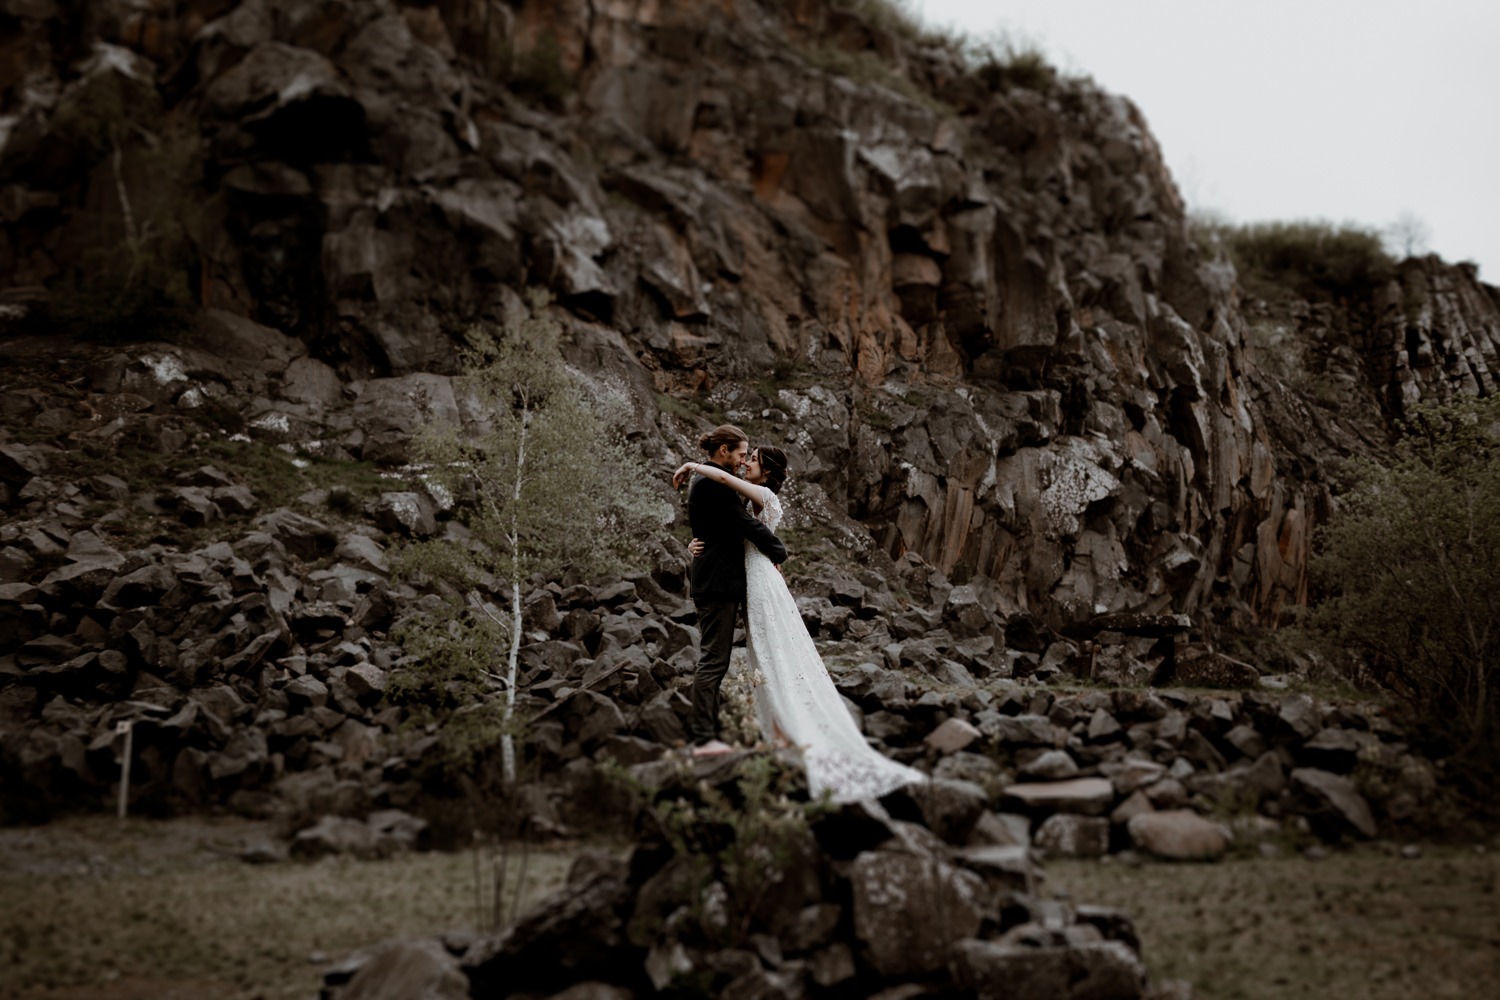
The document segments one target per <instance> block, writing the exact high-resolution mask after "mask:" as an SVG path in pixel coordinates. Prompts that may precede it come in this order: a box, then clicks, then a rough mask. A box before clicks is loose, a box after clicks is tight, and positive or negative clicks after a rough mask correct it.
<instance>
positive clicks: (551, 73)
mask: <svg viewBox="0 0 1500 1000" xmlns="http://www.w3.org/2000/svg"><path fill="white" fill-rule="evenodd" d="M510 86H511V89H512V90H514V91H515V92H516V93H517V94H520V95H521V96H523V97H525V98H527V99H528V100H532V101H535V102H536V103H538V104H540V105H542V106H543V107H546V108H550V109H551V110H553V111H559V110H561V109H562V106H563V102H564V101H566V100H567V97H568V95H569V94H571V93H572V92H573V78H572V77H570V76H569V75H568V71H567V70H566V69H565V68H564V67H563V62H562V47H561V46H559V45H558V44H557V39H556V38H554V37H552V36H551V35H543V36H542V37H541V38H540V39H539V40H538V41H537V43H536V45H535V46H533V47H532V49H531V50H530V51H528V52H523V53H520V54H519V55H517V56H516V59H515V62H514V63H513V64H512V67H511V74H510Z"/></svg>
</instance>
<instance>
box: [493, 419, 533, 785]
mask: <svg viewBox="0 0 1500 1000" xmlns="http://www.w3.org/2000/svg"><path fill="white" fill-rule="evenodd" d="M522 405H523V407H524V408H523V409H522V411H521V435H520V443H519V444H518V445H517V447H516V486H515V491H514V494H513V495H512V497H511V502H512V508H511V509H512V510H515V508H516V507H518V506H519V501H520V499H521V484H522V482H523V481H524V480H525V476H526V431H527V428H528V427H529V426H530V424H531V410H530V407H527V406H526V405H525V403H524V402H523V404H522ZM517 516H518V515H512V519H511V532H510V557H511V577H510V614H511V628H510V663H509V664H508V665H507V667H506V671H505V715H504V723H503V725H504V727H505V731H504V733H503V734H502V735H501V737H500V764H501V768H502V771H503V772H504V775H505V783H506V784H507V785H514V784H515V783H516V738H515V735H514V734H513V733H512V732H511V722H512V720H513V719H514V718H515V713H516V673H517V670H516V666H517V664H518V663H519V661H520V657H521V552H520V548H519V546H520V544H521V531H520V525H519V524H518V523H517V520H516V518H517Z"/></svg>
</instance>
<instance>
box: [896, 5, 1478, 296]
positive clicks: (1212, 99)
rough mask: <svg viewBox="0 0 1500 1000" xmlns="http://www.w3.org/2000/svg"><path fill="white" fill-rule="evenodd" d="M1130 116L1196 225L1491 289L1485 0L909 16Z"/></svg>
mask: <svg viewBox="0 0 1500 1000" xmlns="http://www.w3.org/2000/svg"><path fill="white" fill-rule="evenodd" d="M906 6H907V9H908V10H910V11H912V12H913V13H915V14H917V15H919V16H920V17H921V19H922V20H923V21H924V22H925V23H926V24H928V25H929V26H932V27H949V28H957V29H958V30H960V31H962V32H964V33H965V34H968V35H971V36H973V37H976V38H986V37H991V36H993V35H995V34H996V33H1006V34H1008V35H1009V36H1010V37H1011V38H1013V39H1016V40H1018V41H1021V42H1027V43H1030V44H1032V45H1034V46H1036V47H1037V48H1040V49H1041V50H1042V51H1043V52H1044V53H1046V55H1047V57H1048V60H1049V61H1050V62H1051V63H1053V64H1054V65H1056V66H1058V67H1059V68H1060V69H1062V70H1063V71H1064V72H1067V73H1070V74H1074V75H1086V76H1091V77H1093V78H1094V80H1095V81H1097V82H1098V83H1099V84H1100V85H1101V86H1103V87H1104V88H1105V89H1107V90H1110V91H1113V92H1115V93H1119V94H1124V95H1125V96H1126V97H1129V98H1130V99H1131V100H1133V101H1134V102H1135V103H1136V105H1137V106H1138V107H1139V108H1140V109H1141V110H1142V112H1144V113H1145V116H1146V120H1147V122H1148V123H1149V124H1150V126H1151V131H1152V132H1153V133H1155V135H1156V138H1157V140H1158V141H1159V142H1160V143H1161V146H1162V151H1163V153H1164V154H1165V155H1166V159H1167V164H1168V166H1169V167H1170V168H1171V170H1172V173H1173V175H1174V176H1175V178H1176V180H1177V184H1178V187H1179V188H1180V189H1181V191H1182V193H1183V196H1184V197H1185V198H1186V199H1187V201H1188V204H1189V206H1190V207H1191V208H1194V209H1208V210H1215V211H1218V212H1220V213H1222V214H1224V215H1226V216H1228V217H1229V218H1231V219H1233V220H1235V221H1239V222H1252V221H1261V220H1287V221H1291V220H1296V219H1326V220H1329V221H1333V222H1354V223H1357V224H1360V225H1363V226H1366V227H1369V228H1374V229H1384V228H1386V227H1388V226H1389V225H1390V224H1391V223H1392V222H1394V221H1395V220H1396V219H1397V218H1398V217H1399V216H1401V215H1402V214H1403V213H1406V214H1409V215H1411V216H1415V217H1416V218H1418V219H1420V220H1421V221H1422V222H1424V223H1425V224H1426V227H1427V229H1428V231H1429V238H1428V240H1427V249H1428V250H1430V251H1432V252H1434V253H1438V254H1441V255H1442V256H1443V257H1444V258H1446V259H1447V260H1449V261H1460V260H1472V261H1474V262H1476V263H1478V264H1479V265H1480V277H1481V278H1482V279H1483V280H1484V281H1486V282H1488V283H1490V284H1500V52H1497V47H1500V0H1422V2H1412V0H1256V2H1254V3H1251V2H1247V0H989V2H982V0H907V2H906Z"/></svg>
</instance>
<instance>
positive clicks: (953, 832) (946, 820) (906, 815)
mask: <svg viewBox="0 0 1500 1000" xmlns="http://www.w3.org/2000/svg"><path fill="white" fill-rule="evenodd" d="M883 801H885V802H886V803H887V804H888V807H889V808H890V811H891V815H892V816H895V817H897V818H898V819H912V820H917V819H920V820H921V822H922V824H923V825H924V826H925V827H926V828H927V829H929V830H931V831H932V832H933V833H934V834H936V835H937V836H938V837H940V838H941V839H943V840H944V841H946V842H948V843H950V844H962V843H964V841H965V840H966V839H967V838H968V836H969V831H971V830H972V829H973V828H974V824H975V823H976V822H978V821H979V817H980V814H982V813H983V812H984V810H985V807H986V806H987V805H989V795H988V794H987V793H986V792H985V790H984V789H983V788H981V787H980V786H978V785H976V784H973V783H972V782H968V781H953V780H950V779H944V778H932V779H930V780H928V781H923V782H917V783H914V784H910V785H903V786H902V787H901V788H898V789H896V790H895V791H894V792H892V793H890V795H888V796H886V798H885V799H884V800H883Z"/></svg>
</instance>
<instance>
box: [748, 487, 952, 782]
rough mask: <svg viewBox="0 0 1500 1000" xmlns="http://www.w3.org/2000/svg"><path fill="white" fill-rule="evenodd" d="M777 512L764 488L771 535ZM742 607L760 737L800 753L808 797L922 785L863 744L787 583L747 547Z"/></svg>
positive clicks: (776, 502)
mask: <svg viewBox="0 0 1500 1000" xmlns="http://www.w3.org/2000/svg"><path fill="white" fill-rule="evenodd" d="M781 514H782V508H781V500H780V498H779V497H777V496H776V494H775V493H772V492H771V491H770V490H765V491H764V497H763V499H762V502H761V511H760V513H759V514H758V515H757V516H758V517H759V518H760V520H761V521H763V522H764V523H765V525H766V527H768V528H770V529H771V530H772V531H775V530H776V527H777V525H778V524H780V523H781ZM745 610H746V617H747V619H748V628H747V637H748V641H747V642H746V647H747V652H748V654H749V667H750V672H751V673H750V676H751V683H752V685H753V687H754V690H755V710H756V714H757V716H758V717H759V721H760V729H761V732H762V733H764V734H765V736H766V738H767V739H768V740H771V741H772V742H773V743H774V742H779V741H780V740H785V741H786V742H787V743H788V744H790V745H791V746H792V747H793V748H795V749H796V750H797V751H799V752H800V753H801V756H802V759H803V762H804V764H805V766H806V767H807V782H808V787H809V791H810V792H811V794H812V798H813V799H814V800H817V799H819V798H821V797H822V796H823V794H824V793H825V792H827V793H829V794H830V796H831V798H832V800H833V801H834V802H854V801H856V800H858V799H868V798H878V797H880V796H882V795H885V794H887V793H888V792H892V791H895V790H896V789H897V788H899V787H901V786H902V785H906V784H911V783H912V782H918V781H926V780H927V776H926V775H925V774H923V773H922V772H921V771H918V770H916V769H915V768H910V767H907V766H906V765H904V764H898V763H897V762H896V761H893V760H891V759H890V758H888V757H886V756H885V755H884V754H881V753H880V752H878V751H876V750H875V749H873V748H872V747H871V746H870V745H869V744H868V743H866V742H865V738H864V736H863V735H862V734H861V733H860V731H859V727H858V726H856V725H855V724H854V718H853V716H851V715H850V714H849V709H848V708H847V707H846V706H845V705H844V701H843V698H842V697H841V696H840V695H839V693H838V689H837V688H835V687H834V686H833V679H832V678H830V677H829V676H828V670H827V668H825V667H824V666H823V658H822V657H821V656H819V655H818V649H817V647H816V646H815V645H813V641H812V636H810V635H809V634H808V632H807V626H806V625H804V624H803V622H802V615H801V613H800V612H798V610H797V602H796V600H795V599H794V598H793V597H792V592H791V591H790V590H788V589H787V585H786V580H785V579H783V577H782V575H781V572H780V571H779V570H777V568H776V565H775V564H774V563H772V562H771V560H769V559H767V558H766V557H765V555H764V554H763V553H762V552H761V551H760V550H759V549H757V548H756V547H755V546H754V545H752V544H751V543H749V542H746V543H745Z"/></svg>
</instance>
